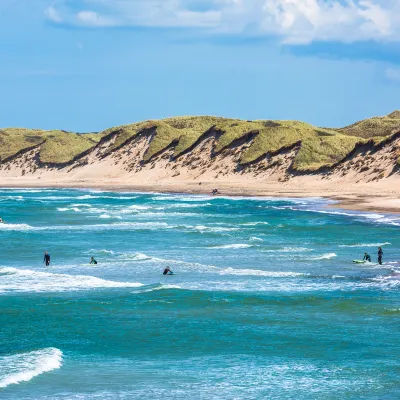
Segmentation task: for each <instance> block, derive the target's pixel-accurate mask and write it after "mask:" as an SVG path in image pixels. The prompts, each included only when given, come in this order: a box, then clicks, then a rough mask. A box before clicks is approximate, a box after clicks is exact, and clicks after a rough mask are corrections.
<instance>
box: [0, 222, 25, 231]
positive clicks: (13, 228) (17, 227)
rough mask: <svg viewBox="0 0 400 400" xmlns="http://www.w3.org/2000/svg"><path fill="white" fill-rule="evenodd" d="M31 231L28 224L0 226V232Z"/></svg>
mask: <svg viewBox="0 0 400 400" xmlns="http://www.w3.org/2000/svg"><path fill="white" fill-rule="evenodd" d="M31 229H33V228H32V226H30V225H28V224H0V230H1V231H27V230H31Z"/></svg>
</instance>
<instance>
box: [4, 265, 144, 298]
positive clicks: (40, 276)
mask: <svg viewBox="0 0 400 400" xmlns="http://www.w3.org/2000/svg"><path fill="white" fill-rule="evenodd" d="M140 286H143V285H142V284H141V283H138V282H116V281H109V280H105V279H101V278H96V277H94V276H86V275H66V274H53V273H50V272H40V271H31V270H22V269H17V268H12V267H3V268H0V293H5V292H68V291H75V290H90V289H98V288H126V287H140Z"/></svg>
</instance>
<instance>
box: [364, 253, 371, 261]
mask: <svg viewBox="0 0 400 400" xmlns="http://www.w3.org/2000/svg"><path fill="white" fill-rule="evenodd" d="M363 261H368V262H371V256H370V255H369V254H368V253H364V258H363Z"/></svg>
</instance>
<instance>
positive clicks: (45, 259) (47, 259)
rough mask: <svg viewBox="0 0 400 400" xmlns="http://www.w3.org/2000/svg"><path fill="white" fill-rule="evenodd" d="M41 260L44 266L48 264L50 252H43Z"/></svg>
mask: <svg viewBox="0 0 400 400" xmlns="http://www.w3.org/2000/svg"><path fill="white" fill-rule="evenodd" d="M43 262H44V263H45V264H46V267H48V266H49V265H50V254H49V253H48V252H47V251H45V252H44V258H43Z"/></svg>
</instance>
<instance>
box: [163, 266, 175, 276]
mask: <svg viewBox="0 0 400 400" xmlns="http://www.w3.org/2000/svg"><path fill="white" fill-rule="evenodd" d="M173 274H174V273H173V272H172V271H171V270H170V269H169V267H167V268H165V269H164V272H163V275H173Z"/></svg>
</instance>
